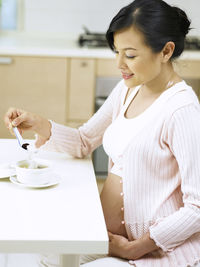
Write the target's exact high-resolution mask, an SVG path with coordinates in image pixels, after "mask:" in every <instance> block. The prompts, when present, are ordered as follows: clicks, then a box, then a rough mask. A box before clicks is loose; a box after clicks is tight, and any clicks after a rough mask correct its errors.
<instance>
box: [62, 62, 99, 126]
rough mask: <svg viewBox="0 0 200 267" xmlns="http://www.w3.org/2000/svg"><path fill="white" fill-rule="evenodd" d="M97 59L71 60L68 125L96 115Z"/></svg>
mask: <svg viewBox="0 0 200 267" xmlns="http://www.w3.org/2000/svg"><path fill="white" fill-rule="evenodd" d="M94 92H95V59H79V58H73V59H71V60H70V80H69V95H68V97H67V99H68V102H67V103H68V104H67V111H68V112H67V113H68V119H67V123H68V124H69V122H70V121H73V122H75V121H82V122H84V121H86V120H88V119H89V118H90V117H91V116H92V115H93V113H94Z"/></svg>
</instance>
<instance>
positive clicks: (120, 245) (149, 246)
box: [108, 232, 159, 260]
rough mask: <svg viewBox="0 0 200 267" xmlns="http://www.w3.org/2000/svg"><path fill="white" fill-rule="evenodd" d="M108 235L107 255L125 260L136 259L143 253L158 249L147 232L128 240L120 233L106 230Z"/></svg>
mask: <svg viewBox="0 0 200 267" xmlns="http://www.w3.org/2000/svg"><path fill="white" fill-rule="evenodd" d="M108 236H109V255H110V256H114V257H119V258H123V259H127V260H136V259H139V258H141V257H142V256H144V255H145V254H147V253H149V252H152V251H154V250H157V249H159V247H157V246H156V244H155V242H154V241H153V240H152V239H151V238H150V235H149V233H147V234H145V235H144V236H143V237H142V238H140V239H137V240H134V241H129V240H128V239H127V238H125V237H123V236H121V235H115V234H112V233H110V232H108Z"/></svg>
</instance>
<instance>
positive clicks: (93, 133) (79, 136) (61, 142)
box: [36, 80, 124, 158]
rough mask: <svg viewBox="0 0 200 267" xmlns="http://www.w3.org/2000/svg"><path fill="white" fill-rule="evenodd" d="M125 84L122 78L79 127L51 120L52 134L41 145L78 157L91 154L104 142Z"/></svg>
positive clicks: (43, 147) (47, 148)
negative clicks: (102, 102)
mask: <svg viewBox="0 0 200 267" xmlns="http://www.w3.org/2000/svg"><path fill="white" fill-rule="evenodd" d="M123 85H124V84H123V80H122V81H120V82H119V83H118V84H117V85H116V87H115V88H114V89H113V91H112V92H111V94H110V95H109V96H108V98H107V99H106V101H105V102H104V104H103V105H102V106H101V107H100V109H99V110H98V111H97V112H96V113H95V114H94V115H93V116H92V117H91V118H90V119H89V120H88V121H87V122H86V123H84V124H83V125H82V126H81V127H79V128H78V129H76V128H71V127H68V126H64V125H61V124H58V123H55V122H53V121H50V122H51V126H52V128H51V136H50V139H49V140H48V141H46V143H45V144H44V145H42V146H41V149H43V150H50V151H57V152H66V153H68V154H70V155H72V156H74V157H78V158H82V157H84V156H86V155H88V154H90V153H91V152H92V151H93V150H94V149H96V148H97V147H98V146H99V145H100V144H101V143H102V137H103V134H104V132H105V130H106V128H107V127H108V126H109V124H110V123H111V122H112V116H113V110H114V109H115V108H116V107H117V105H118V104H119V102H120V96H121V92H122V91H123V89H124V86H123ZM80 112H81V111H80ZM37 138H39V137H37ZM37 141H38V140H36V142H37Z"/></svg>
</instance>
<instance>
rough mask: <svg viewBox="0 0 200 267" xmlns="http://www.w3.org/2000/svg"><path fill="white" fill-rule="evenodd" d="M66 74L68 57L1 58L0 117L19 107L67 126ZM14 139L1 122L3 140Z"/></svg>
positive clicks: (29, 135)
mask: <svg viewBox="0 0 200 267" xmlns="http://www.w3.org/2000/svg"><path fill="white" fill-rule="evenodd" d="M67 71H68V60H67V59H66V58H52V57H26V56H24V57H20V56H13V57H1V58H0V81H1V90H0V92H1V94H0V95H1V105H0V117H1V118H3V116H4V114H5V112H6V111H7V109H8V108H9V107H18V108H21V109H25V110H27V111H31V112H36V113H39V114H41V115H42V116H44V117H46V118H49V119H52V120H55V121H57V122H59V123H65V121H66V95H67V90H66V88H67V85H66V84H67ZM11 137H12V136H11V135H10V133H9V132H8V130H7V129H6V127H5V126H4V122H3V120H2V119H1V120H0V138H11ZM25 137H28V138H29V137H30V138H31V137H32V134H30V133H29V134H27V135H25Z"/></svg>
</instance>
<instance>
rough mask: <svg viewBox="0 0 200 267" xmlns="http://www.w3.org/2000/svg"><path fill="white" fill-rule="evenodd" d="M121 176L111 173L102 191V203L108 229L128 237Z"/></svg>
mask: <svg viewBox="0 0 200 267" xmlns="http://www.w3.org/2000/svg"><path fill="white" fill-rule="evenodd" d="M120 180H121V177H119V176H117V175H115V174H112V173H110V174H109V175H108V178H107V179H106V181H105V184H104V187H103V190H102V192H101V204H102V208H103V213H104V218H105V221H106V226H107V230H108V231H110V232H111V233H113V234H118V235H122V236H124V237H127V233H126V229H125V225H124V224H123V221H124V211H123V207H124V203H123V196H122V195H121V193H122V183H120Z"/></svg>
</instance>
